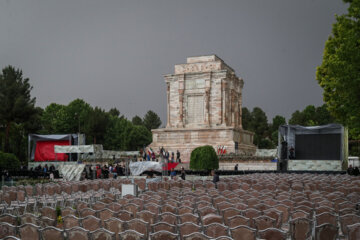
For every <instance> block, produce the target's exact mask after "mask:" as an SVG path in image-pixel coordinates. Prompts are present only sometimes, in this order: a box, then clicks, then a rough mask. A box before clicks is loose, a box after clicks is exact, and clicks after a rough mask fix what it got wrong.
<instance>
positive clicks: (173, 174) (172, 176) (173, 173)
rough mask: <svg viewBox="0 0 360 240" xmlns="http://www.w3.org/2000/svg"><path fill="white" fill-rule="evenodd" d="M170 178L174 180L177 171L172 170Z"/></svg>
mask: <svg viewBox="0 0 360 240" xmlns="http://www.w3.org/2000/svg"><path fill="white" fill-rule="evenodd" d="M170 177H171V179H173V178H174V177H176V172H175V169H174V168H172V169H171V172H170Z"/></svg>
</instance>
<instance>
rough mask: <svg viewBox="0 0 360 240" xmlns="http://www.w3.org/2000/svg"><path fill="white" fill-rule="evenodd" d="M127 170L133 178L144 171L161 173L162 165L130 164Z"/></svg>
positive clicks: (150, 163) (155, 163)
mask: <svg viewBox="0 0 360 240" xmlns="http://www.w3.org/2000/svg"><path fill="white" fill-rule="evenodd" d="M129 168H130V172H131V175H133V176H139V175H140V174H142V173H143V172H145V171H156V172H161V171H162V165H161V163H159V162H132V163H130V165H129Z"/></svg>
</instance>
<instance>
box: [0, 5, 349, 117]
mask: <svg viewBox="0 0 360 240" xmlns="http://www.w3.org/2000/svg"><path fill="white" fill-rule="evenodd" d="M346 9H347V5H345V4H343V2H342V1H341V0H143V1H137V0H128V1H124V0H113V1H111V0H101V1H100V0H98V1H93V0H61V1H56V0H26V1H23V0H0V68H1V69H2V68H4V67H5V66H7V65H13V66H15V67H17V68H20V69H22V70H23V73H24V76H25V77H29V78H30V82H31V84H32V85H33V87H34V89H33V91H32V95H33V96H35V97H36V98H37V105H38V106H41V107H46V106H47V105H48V104H50V103H52V102H56V103H60V104H68V103H69V102H70V101H72V100H74V99H76V98H82V99H84V100H85V101H86V102H88V103H90V104H91V105H92V106H99V107H101V108H104V109H106V110H108V109H110V108H112V107H116V108H118V109H119V110H120V112H121V113H122V114H125V116H127V117H128V118H131V117H133V116H134V115H139V116H141V117H143V115H144V114H145V113H146V112H147V111H148V110H153V111H155V112H156V113H158V114H159V116H160V117H161V119H162V121H163V124H165V122H166V90H165V83H164V79H163V75H165V74H169V73H173V72H174V65H175V64H178V63H185V61H186V57H188V56H197V55H209V54H216V55H218V56H219V57H220V58H222V59H223V60H224V61H225V62H226V63H227V64H228V65H229V66H231V67H232V68H233V69H234V70H235V71H236V73H237V75H238V76H240V77H242V78H243V79H244V82H245V85H244V93H243V105H244V106H245V107H248V108H250V109H252V108H253V107H255V106H258V107H261V108H262V109H263V110H264V111H265V112H266V113H267V115H268V119H269V121H271V118H272V117H274V116H275V115H283V116H285V117H287V118H289V117H290V116H291V113H293V112H294V111H295V110H301V109H303V108H304V107H305V106H307V105H309V104H313V105H316V106H319V105H321V104H322V103H323V101H322V89H321V88H320V87H319V86H318V84H317V82H316V79H315V72H316V66H318V65H320V64H321V60H322V53H323V49H324V44H325V41H326V39H327V38H328V36H329V34H330V33H331V25H332V23H334V21H335V14H343V13H345V12H346Z"/></svg>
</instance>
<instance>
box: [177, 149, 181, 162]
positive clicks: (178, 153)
mask: <svg viewBox="0 0 360 240" xmlns="http://www.w3.org/2000/svg"><path fill="white" fill-rule="evenodd" d="M176 161H177V162H179V163H181V160H180V152H179V150H176Z"/></svg>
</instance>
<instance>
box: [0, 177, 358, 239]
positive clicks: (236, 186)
mask: <svg viewBox="0 0 360 240" xmlns="http://www.w3.org/2000/svg"><path fill="white" fill-rule="evenodd" d="M349 180H351V181H350V182H349ZM102 181H106V185H107V186H108V187H105V188H104V185H105V184H104V183H101V182H102ZM122 181H123V180H96V181H86V182H87V183H89V184H88V186H87V187H86V190H85V189H84V190H85V191H82V190H80V191H73V192H72V193H70V194H69V193H66V192H63V191H61V192H60V193H57V192H55V193H54V194H45V195H35V197H34V196H27V197H26V198H27V199H29V198H30V199H36V201H40V200H41V199H44V198H51V197H52V198H56V197H60V196H62V198H64V201H63V202H62V203H63V204H61V201H60V202H59V203H57V204H55V205H48V206H47V205H41V204H39V205H38V207H30V208H25V209H24V211H23V212H19V211H18V212H16V211H15V212H13V214H10V212H9V213H6V212H5V213H3V214H2V215H0V221H1V222H7V223H8V224H11V225H12V226H13V227H15V228H16V229H20V227H21V226H24V225H26V224H33V226H32V227H33V228H34V226H35V227H36V229H37V230H36V231H37V232H38V233H39V235H38V236H41V234H40V233H41V232H40V229H44V228H46V227H56V228H57V231H60V232H62V236H64V237H68V235H67V234H66V231H69V229H75V228H79V229H80V228H81V229H83V230H84V231H85V232H86V234H85V235H86V236H88V237H89V238H93V237H91V235H90V233H91V232H92V231H96V230H99V229H104V231H103V232H102V234H103V235H108V236H109V237H115V238H120V234H122V235H124V232H126V233H127V234H128V235H129V236H130V235H131V234H133V235H136V234H138V236H139V239H148V238H151V239H161V238H160V237H161V236H162V237H163V238H162V239H167V238H166V237H164V236H165V235H166V236H167V237H168V239H173V238H174V239H184V237H185V236H187V235H192V236H193V237H194V239H197V238H198V239H209V238H219V237H223V238H224V239H225V238H233V239H256V238H264V239H272V238H273V239H286V238H292V239H308V238H311V237H313V238H316V239H331V237H333V238H344V239H345V238H349V239H356V238H351V236H352V234H356V233H357V232H359V231H360V228H359V226H358V225H356V223H358V222H360V221H359V211H358V210H357V204H358V203H359V201H360V191H359V190H360V181H359V178H356V177H349V176H347V175H312V174H253V175H242V176H236V177H229V178H221V181H220V182H219V183H218V184H217V185H214V184H213V183H212V182H211V181H202V180H197V181H182V180H175V181H174V180H168V181H162V182H153V183H149V184H147V185H146V183H145V185H144V186H142V193H141V194H140V195H139V196H137V197H135V196H131V195H127V196H125V197H124V198H120V197H119V196H120V194H119V193H120V192H121V184H120V183H121V182H122ZM94 182H96V183H94ZM141 182H142V183H144V181H143V180H142V181H141ZM79 184H83V183H79ZM54 185H55V184H54ZM94 185H97V186H95V187H94ZM99 186H101V187H99ZM43 188H44V187H43ZM94 188H97V190H95V189H94ZM349 189H350V190H349ZM116 190H117V191H116ZM111 191H112V192H111ZM98 192H100V193H101V194H99V195H98V196H97V197H76V195H79V196H85V195H88V193H91V194H96V193H98ZM115 192H116V193H115ZM67 197H69V198H72V201H66V198H67ZM17 202H18V203H24V202H25V203H26V202H27V200H26V199H25V201H23V202H21V201H18V200H17ZM40 202H41V201H40ZM65 203H68V204H65ZM4 204H7V203H4ZM55 206H58V207H60V208H61V221H60V222H59V219H57V215H56V209H55V208H54V207H55ZM354 224H355V225H354ZM110 226H113V227H110ZM114 226H116V227H114ZM105 230H107V231H110V232H106V231H105ZM15 232H16V234H17V236H19V234H20V231H19V230H16V231H15ZM99 232H100V231H99ZM196 234H197V235H196ZM329 234H330V235H331V236H330V235H329ZM242 236H247V238H243V237H242ZM354 236H355V235H354ZM187 237H190V236H187ZM329 237H330V238H329ZM123 238H124V236H122V238H121V239H123ZM109 239H111V238H109ZM129 239H130V238H129ZM187 239H190V238H187Z"/></svg>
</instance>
